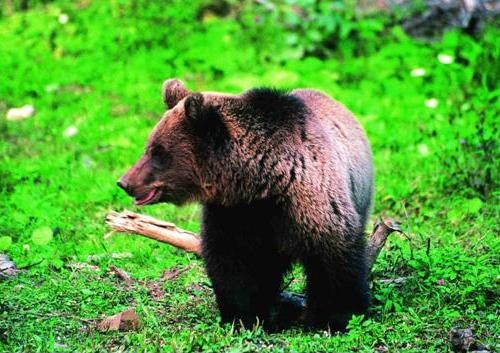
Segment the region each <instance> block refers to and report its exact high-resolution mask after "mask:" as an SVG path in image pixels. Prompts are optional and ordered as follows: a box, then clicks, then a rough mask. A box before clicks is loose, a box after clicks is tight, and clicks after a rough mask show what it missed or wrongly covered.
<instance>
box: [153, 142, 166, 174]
mask: <svg viewBox="0 0 500 353" xmlns="http://www.w3.org/2000/svg"><path fill="white" fill-rule="evenodd" d="M151 163H152V165H153V168H155V169H165V168H166V167H167V166H168V164H169V163H170V155H169V154H168V153H167V151H166V150H165V148H164V147H163V146H161V145H155V146H153V148H151Z"/></svg>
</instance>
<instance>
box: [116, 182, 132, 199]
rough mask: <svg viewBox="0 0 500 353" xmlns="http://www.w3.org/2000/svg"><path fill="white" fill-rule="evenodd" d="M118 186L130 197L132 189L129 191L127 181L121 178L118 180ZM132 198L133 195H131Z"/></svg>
mask: <svg viewBox="0 0 500 353" xmlns="http://www.w3.org/2000/svg"><path fill="white" fill-rule="evenodd" d="M116 185H118V187H120V188H121V189H123V190H124V191H125V192H126V193H127V194H128V195H130V189H129V186H128V182H127V181H126V180H123V178H120V179H118V181H117V182H116ZM130 196H132V195H130Z"/></svg>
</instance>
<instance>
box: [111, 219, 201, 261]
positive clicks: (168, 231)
mask: <svg viewBox="0 0 500 353" xmlns="http://www.w3.org/2000/svg"><path fill="white" fill-rule="evenodd" d="M105 222H106V224H107V225H109V226H110V227H111V228H113V229H114V230H116V231H118V232H125V233H133V234H138V235H142V236H145V237H148V238H151V239H154V240H157V241H160V242H162V243H167V244H170V245H173V246H175V247H176V248H179V249H182V250H185V251H187V252H191V253H194V254H196V255H198V256H201V241H200V237H198V236H197V235H196V234H194V233H192V232H189V231H187V230H184V229H180V228H177V227H176V226H175V224H173V223H169V222H164V221H160V220H158V219H156V218H153V217H149V216H145V215H142V214H138V213H135V212H132V211H129V210H125V211H123V212H115V211H111V212H109V213H108V215H107V216H106V220H105Z"/></svg>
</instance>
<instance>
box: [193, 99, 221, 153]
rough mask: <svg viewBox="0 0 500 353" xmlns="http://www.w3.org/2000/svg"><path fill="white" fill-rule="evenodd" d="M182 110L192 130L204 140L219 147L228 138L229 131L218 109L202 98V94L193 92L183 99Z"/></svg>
mask: <svg viewBox="0 0 500 353" xmlns="http://www.w3.org/2000/svg"><path fill="white" fill-rule="evenodd" d="M184 112H185V114H186V118H187V119H188V121H189V122H190V126H191V128H192V129H193V131H194V132H195V133H196V135H198V136H199V137H201V138H202V140H203V141H204V142H207V143H211V144H212V146H214V147H221V146H223V145H225V142H227V141H228V140H229V131H228V129H227V127H226V124H225V123H224V121H223V119H222V116H221V114H220V113H219V111H218V109H217V108H216V107H215V106H213V105H211V104H210V102H206V101H205V100H204V97H203V94H201V93H193V94H191V95H190V96H189V97H187V98H186V100H185V101H184Z"/></svg>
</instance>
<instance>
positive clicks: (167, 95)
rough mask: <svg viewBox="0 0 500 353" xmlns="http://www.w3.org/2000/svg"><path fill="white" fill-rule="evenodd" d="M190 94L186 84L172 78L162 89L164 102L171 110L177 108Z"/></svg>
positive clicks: (164, 83)
mask: <svg viewBox="0 0 500 353" xmlns="http://www.w3.org/2000/svg"><path fill="white" fill-rule="evenodd" d="M189 93H190V92H189V90H188V89H187V88H186V86H184V83H183V82H182V81H181V80H178V79H176V78H171V79H169V80H166V81H165V82H163V86H162V89H161V95H162V98H163V102H164V103H165V105H166V106H167V108H169V109H172V108H173V107H175V106H176V105H177V103H179V101H180V100H182V99H183V98H184V97H186V96H187V95H189Z"/></svg>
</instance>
